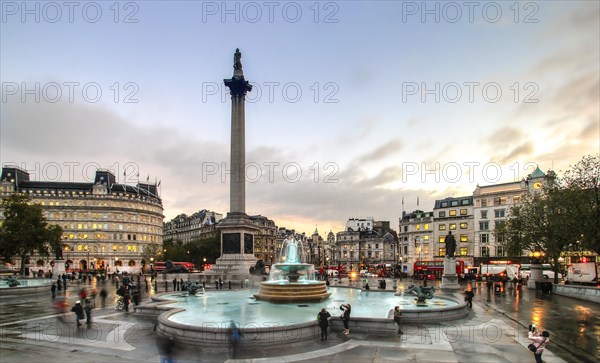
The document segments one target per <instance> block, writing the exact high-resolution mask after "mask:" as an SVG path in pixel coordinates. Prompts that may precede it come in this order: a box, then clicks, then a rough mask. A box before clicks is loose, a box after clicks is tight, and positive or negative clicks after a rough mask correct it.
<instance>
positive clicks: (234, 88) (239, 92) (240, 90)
mask: <svg viewBox="0 0 600 363" xmlns="http://www.w3.org/2000/svg"><path fill="white" fill-rule="evenodd" d="M223 82H225V86H226V87H229V90H230V92H231V96H245V95H246V93H248V92H250V91H252V85H251V84H250V82H249V81H246V79H245V78H244V76H241V77H235V76H234V77H233V78H229V79H224V80H223Z"/></svg>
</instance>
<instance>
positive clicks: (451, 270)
mask: <svg viewBox="0 0 600 363" xmlns="http://www.w3.org/2000/svg"><path fill="white" fill-rule="evenodd" d="M440 288H441V289H442V290H459V289H460V288H461V287H460V285H459V284H458V275H457V274H456V259H455V258H454V257H450V256H446V257H444V274H443V275H442V285H441V286H440Z"/></svg>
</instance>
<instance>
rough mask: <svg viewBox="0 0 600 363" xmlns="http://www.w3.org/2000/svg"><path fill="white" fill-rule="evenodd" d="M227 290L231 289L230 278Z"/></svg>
mask: <svg viewBox="0 0 600 363" xmlns="http://www.w3.org/2000/svg"><path fill="white" fill-rule="evenodd" d="M229 290H231V280H229Z"/></svg>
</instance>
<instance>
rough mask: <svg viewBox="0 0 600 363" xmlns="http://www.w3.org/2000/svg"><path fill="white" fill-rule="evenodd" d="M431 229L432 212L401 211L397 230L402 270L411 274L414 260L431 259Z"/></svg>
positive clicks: (432, 242)
mask: <svg viewBox="0 0 600 363" xmlns="http://www.w3.org/2000/svg"><path fill="white" fill-rule="evenodd" d="M433 229H434V225H433V212H423V211H422V210H415V211H413V212H410V213H408V212H402V218H400V221H399V232H398V244H399V247H400V248H399V250H400V251H399V254H400V261H401V264H402V272H404V273H407V274H408V275H409V276H412V274H413V273H414V263H415V262H417V261H428V260H432V259H433V257H434V252H433V249H434V246H435V245H434V240H433Z"/></svg>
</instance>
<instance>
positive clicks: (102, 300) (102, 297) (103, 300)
mask: <svg viewBox="0 0 600 363" xmlns="http://www.w3.org/2000/svg"><path fill="white" fill-rule="evenodd" d="M107 295H108V293H107V292H106V289H105V288H102V290H100V303H101V304H102V308H104V307H106V296H107Z"/></svg>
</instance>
